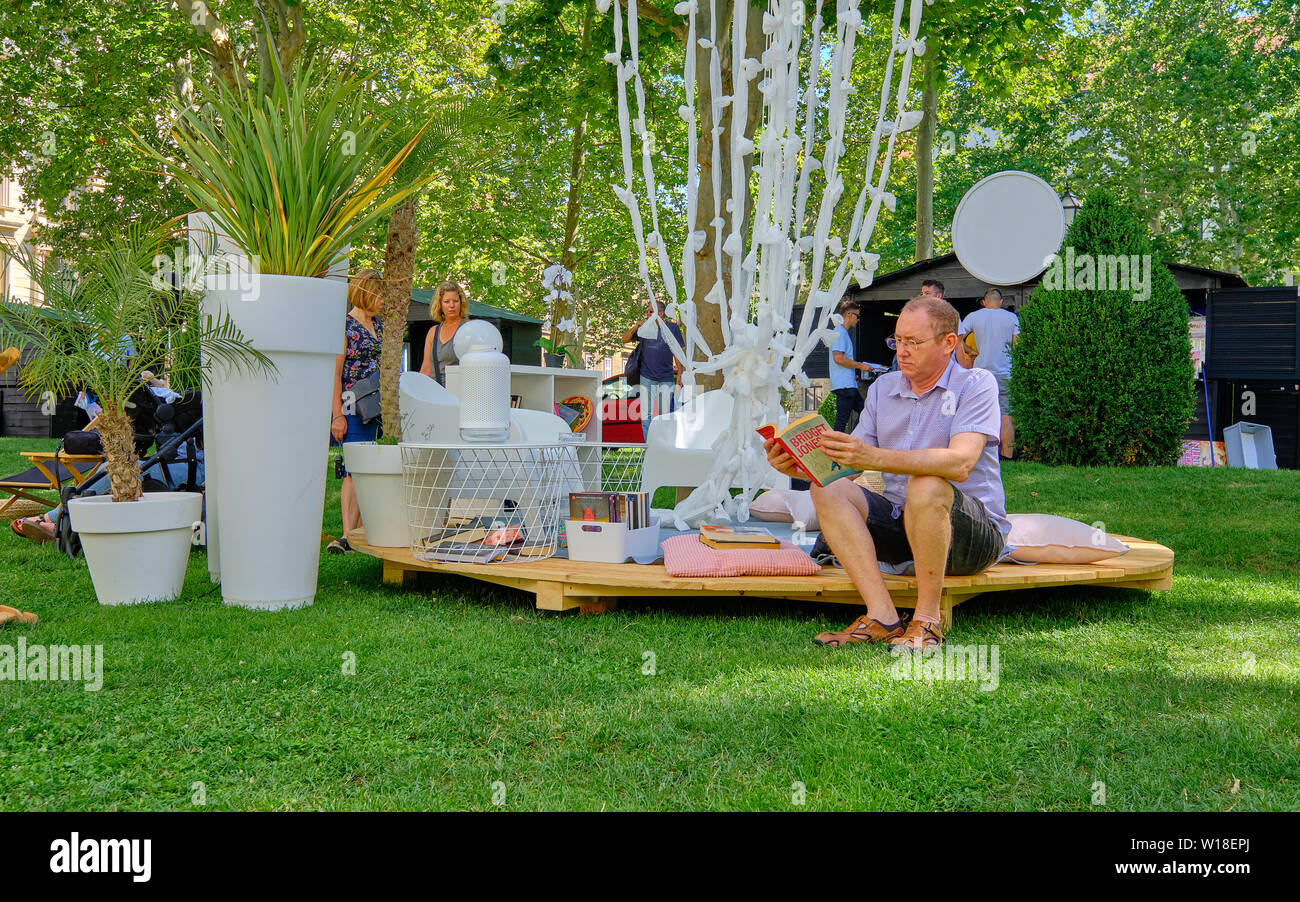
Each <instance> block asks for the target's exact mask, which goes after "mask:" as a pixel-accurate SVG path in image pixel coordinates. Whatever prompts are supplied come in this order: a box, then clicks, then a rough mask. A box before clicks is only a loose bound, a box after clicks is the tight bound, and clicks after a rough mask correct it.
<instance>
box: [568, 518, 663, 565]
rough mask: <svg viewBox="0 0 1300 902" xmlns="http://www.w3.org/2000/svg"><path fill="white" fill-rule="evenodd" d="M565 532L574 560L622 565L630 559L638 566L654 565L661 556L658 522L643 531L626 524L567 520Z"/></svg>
mask: <svg viewBox="0 0 1300 902" xmlns="http://www.w3.org/2000/svg"><path fill="white" fill-rule="evenodd" d="M564 531H565V535H566V537H567V538H568V542H569V560H571V561H594V562H598V563H604V564H621V563H623V562H624V561H626V560H627V559H628V558H631V559H632V560H634V561H636V562H637V563H638V564H652V563H654V561H655V559H656V558H658V557H659V520H658V519H655V520H653V522H651V524H650V525H649V526H646V527H643V528H642V529H628V528H627V524H626V523H601V522H597V521H594V520H568V521H566V522H565V526H564Z"/></svg>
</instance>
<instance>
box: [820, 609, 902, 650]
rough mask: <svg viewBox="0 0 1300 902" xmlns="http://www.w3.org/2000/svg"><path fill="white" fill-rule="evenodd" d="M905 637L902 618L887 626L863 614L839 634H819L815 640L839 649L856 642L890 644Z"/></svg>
mask: <svg viewBox="0 0 1300 902" xmlns="http://www.w3.org/2000/svg"><path fill="white" fill-rule="evenodd" d="M902 635H903V621H902V619H901V618H900V619H899V621H898V622H897V623H895V624H894V625H893V626H886V625H885V624H883V623H881V622H880V621H879V620H876V619H874V618H873V617H871V616H869V615H867V614H863V615H862V616H861V617H859V618H858V619H857V620H855V621H853V622H852V623H850V624H849V625H848V627H847V628H846V629H843V630H841V631H840V632H838V633H835V632H829V633H818V634H817V636H816V637H815V638H814V639H813V641H814V642H816V643H817V644H818V645H828V646H830V647H831V648H839V647H840V646H841V645H851V644H853V643H855V642H888V641H890V640H891V639H894V638H896V637H898V636H902Z"/></svg>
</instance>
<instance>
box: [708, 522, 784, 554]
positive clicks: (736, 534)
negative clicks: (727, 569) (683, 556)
mask: <svg viewBox="0 0 1300 902" xmlns="http://www.w3.org/2000/svg"><path fill="white" fill-rule="evenodd" d="M700 541H701V542H703V543H704V544H705V545H708V546H709V547H710V548H721V549H734V548H780V547H781V541H780V540H779V539H778V538H777V537H776V536H774V535H772V533H770V532H768V531H767V530H766V529H764V528H763V527H761V526H722V525H718V524H713V523H705V524H703V525H702V526H701V527H700Z"/></svg>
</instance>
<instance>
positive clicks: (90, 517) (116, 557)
mask: <svg viewBox="0 0 1300 902" xmlns="http://www.w3.org/2000/svg"><path fill="white" fill-rule="evenodd" d="M202 512H203V496H202V495H199V494H197V493H195V492H151V493H149V494H146V495H144V496H142V498H141V500H139V501H121V502H114V501H113V498H112V496H111V495H97V496H95V497H93V498H74V499H73V500H71V501H69V502H68V514H67V515H68V516H69V517H71V518H72V528H73V529H74V530H76V531H77V533H78V534H80V536H81V547H82V551H83V552H84V553H85V555H86V565H87V566H88V567H89V568H90V580H91V582H92V583H94V585H95V595H96V597H98V598H99V603H100V604H110V605H118V604H140V603H142V602H147V601H169V600H171V599H173V598H176V597H177V596H179V595H180V594H181V589H182V588H183V587H184V585H185V566H186V564H187V563H188V561H189V556H190V541H191V538H192V536H193V533H194V524H195V523H197V522H198V521H199V518H200V516H201V515H202Z"/></svg>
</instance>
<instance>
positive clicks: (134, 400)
mask: <svg viewBox="0 0 1300 902" xmlns="http://www.w3.org/2000/svg"><path fill="white" fill-rule="evenodd" d="M127 415H128V416H129V417H130V418H131V422H132V423H133V424H134V426H135V447H136V454H137V455H138V456H139V457H140V458H141V459H142V461H143V462H142V463H141V465H140V469H141V472H144V473H150V475H149V476H146V477H145V479H144V487H143V488H144V491H146V492H202V491H203V485H202V483H201V482H200V481H199V479H198V454H199V452H200V450H201V448H202V444H203V400H202V396H201V395H200V393H199V392H197V391H193V392H185V393H184V394H182V395H181V396H180V397H179V398H176V399H173V400H172V401H171V402H170V403H169V402H166V401H164V400H163V399H162V398H160V397H159V396H158V395H156V394H154V393H153V392H152V391H150V390H149V388H148V386H144V385H142V386H141V387H140V388H139V389H137V390H136V392H135V394H133V395H132V396H131V400H130V402H129V405H128V408H127ZM150 448H154V453H153V455H152V456H148V457H146V455H147V454H148V452H149V449H150ZM175 463H184V464H186V469H185V478H184V479H180V480H178V479H176V478H175V476H174V474H173V473H172V472H171V471H170V469H169V468H168V466H167V465H168V464H175ZM155 465H158V466H155ZM153 474H159V475H161V476H162V478H161V479H156V478H154V476H153ZM107 479H108V471H107V470H105V469H103V468H101V469H100V471H99V472H98V473H96V474H95V475H94V476H92V477H90V478H89V479H87V480H85V481H84V482H82V483H81V485H66V486H64V487H63V489H62V491H61V492H60V493H59V500H60V502H61V504H60V507H61V508H62V510H63V513H64V514H66V513H67V510H68V502H69V501H71V500H72V499H73V498H80V497H83V496H85V495H89V494H95V492H94V490H95V489H96V488H98V489H99V491H100V492H102V491H103V490H104V489H105V488H106V487H107V486H106V485H105V480H107ZM54 539H55V542H56V547H57V548H58V549H59V550H60V551H62V552H63V553H64V554H66V555H67V556H68V557H70V558H75V557H76V556H77V555H78V554H80V553H81V538H80V537H79V536H78V535H77V534H76V533H75V532H73V530H72V518H71V517H68V516H60V517H59V519H58V522H57V523H56V524H55V532H54Z"/></svg>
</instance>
